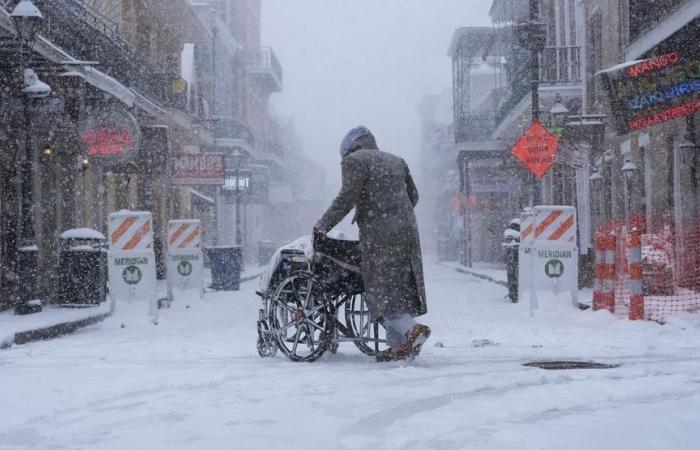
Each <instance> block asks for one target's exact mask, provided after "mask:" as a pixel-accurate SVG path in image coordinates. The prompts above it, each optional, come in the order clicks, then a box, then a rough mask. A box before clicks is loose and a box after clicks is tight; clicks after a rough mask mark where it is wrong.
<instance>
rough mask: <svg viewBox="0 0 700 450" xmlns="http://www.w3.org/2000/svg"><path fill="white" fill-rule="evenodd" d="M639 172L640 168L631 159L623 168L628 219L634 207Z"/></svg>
mask: <svg viewBox="0 0 700 450" xmlns="http://www.w3.org/2000/svg"><path fill="white" fill-rule="evenodd" d="M638 172H639V168H638V167H637V165H636V164H635V163H633V162H632V161H630V160H629V159H628V160H627V161H626V162H625V164H624V165H623V166H622V176H623V177H624V178H625V198H626V202H625V210H626V212H627V217H628V218H629V217H630V215H631V212H632V205H633V204H634V203H633V199H632V196H633V188H634V186H633V184H632V183H633V182H634V180H635V178H636V177H637V173H638Z"/></svg>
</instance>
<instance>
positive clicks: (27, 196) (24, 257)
mask: <svg viewBox="0 0 700 450" xmlns="http://www.w3.org/2000/svg"><path fill="white" fill-rule="evenodd" d="M10 17H11V18H12V21H13V22H14V25H15V29H16V30H17V35H18V37H19V40H20V64H19V65H20V79H21V85H22V93H24V94H25V98H24V161H23V162H22V166H21V180H22V203H21V211H22V212H21V214H22V223H21V238H20V245H19V249H18V250H19V251H18V260H17V270H18V271H19V283H20V285H19V290H18V293H19V295H20V296H21V297H20V299H19V301H18V302H17V304H16V306H15V312H16V313H17V314H30V313H33V312H39V311H41V302H36V301H35V300H36V297H37V283H36V281H37V253H38V248H37V246H36V243H35V240H34V220H33V217H32V216H33V212H32V205H33V203H34V200H33V193H32V188H33V180H32V172H33V170H32V169H33V167H32V166H33V164H32V160H33V154H32V153H33V151H32V130H31V125H32V121H31V114H30V105H29V101H30V99H32V98H38V97H45V96H47V95H48V94H49V93H50V92H51V88H50V87H49V86H48V85H47V84H46V83H42V82H41V81H40V80H39V77H38V76H37V75H36V73H34V71H33V70H31V69H28V70H25V69H24V64H25V60H24V58H25V55H24V53H25V51H27V52H28V53H29V52H31V50H32V48H33V47H34V42H35V41H36V38H37V36H38V35H39V30H40V29H41V24H42V21H43V19H44V16H43V15H42V14H41V11H39V9H38V8H37V7H36V6H34V3H32V2H31V0H21V1H20V2H19V3H18V4H17V6H15V9H14V10H13V11H12V13H11V14H10Z"/></svg>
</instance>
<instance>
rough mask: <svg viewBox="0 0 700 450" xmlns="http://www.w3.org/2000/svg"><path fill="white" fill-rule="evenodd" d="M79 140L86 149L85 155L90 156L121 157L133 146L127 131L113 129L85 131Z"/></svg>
mask: <svg viewBox="0 0 700 450" xmlns="http://www.w3.org/2000/svg"><path fill="white" fill-rule="evenodd" d="M81 139H82V141H83V145H84V146H85V147H86V148H87V154H88V155H91V156H110V155H123V154H124V153H127V152H128V151H129V150H130V148H131V146H133V145H134V138H133V137H132V136H131V133H130V132H129V130H119V129H114V128H100V129H97V130H86V131H84V132H83V133H82V136H81Z"/></svg>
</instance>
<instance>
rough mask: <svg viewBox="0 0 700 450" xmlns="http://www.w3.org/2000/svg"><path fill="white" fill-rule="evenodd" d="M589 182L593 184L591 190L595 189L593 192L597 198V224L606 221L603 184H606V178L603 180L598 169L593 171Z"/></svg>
mask: <svg viewBox="0 0 700 450" xmlns="http://www.w3.org/2000/svg"><path fill="white" fill-rule="evenodd" d="M588 182H589V183H590V184H591V188H592V189H593V192H594V193H595V196H596V204H597V206H596V209H597V213H598V214H597V216H598V219H597V220H596V222H598V221H599V220H601V219H602V220H605V217H604V212H603V211H604V210H605V209H604V208H603V183H604V182H605V178H603V175H601V174H600V172H598V169H593V173H592V174H591V176H590V177H588Z"/></svg>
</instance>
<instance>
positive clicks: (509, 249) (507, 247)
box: [501, 219, 520, 303]
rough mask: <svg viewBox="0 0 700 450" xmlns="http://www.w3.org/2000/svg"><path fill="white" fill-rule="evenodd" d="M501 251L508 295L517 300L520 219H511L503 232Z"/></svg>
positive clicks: (513, 300) (515, 301) (514, 300)
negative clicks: (506, 277)
mask: <svg viewBox="0 0 700 450" xmlns="http://www.w3.org/2000/svg"><path fill="white" fill-rule="evenodd" d="M501 246H502V247H503V252H504V253H505V260H506V274H507V275H508V297H510V301H512V302H513V303H517V302H518V255H519V252H520V220H519V219H513V220H511V221H510V223H509V224H508V228H506V230H505V231H504V232H503V243H502V244H501Z"/></svg>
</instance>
